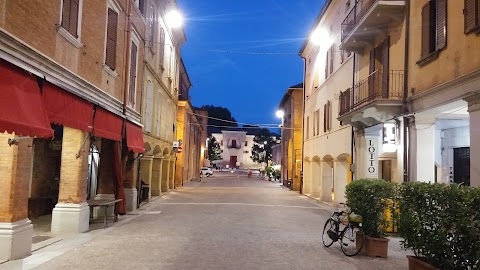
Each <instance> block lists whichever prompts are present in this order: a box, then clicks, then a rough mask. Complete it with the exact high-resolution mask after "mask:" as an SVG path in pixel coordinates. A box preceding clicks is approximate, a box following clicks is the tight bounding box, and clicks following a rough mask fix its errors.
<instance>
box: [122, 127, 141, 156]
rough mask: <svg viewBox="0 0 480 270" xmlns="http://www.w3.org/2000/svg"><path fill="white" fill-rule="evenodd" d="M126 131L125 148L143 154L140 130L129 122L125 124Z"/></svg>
mask: <svg viewBox="0 0 480 270" xmlns="http://www.w3.org/2000/svg"><path fill="white" fill-rule="evenodd" d="M126 130H127V147H128V150H130V151H133V152H137V153H143V152H145V148H144V147H143V133H142V128H141V127H140V126H137V125H135V124H133V123H131V122H128V121H127V122H126Z"/></svg>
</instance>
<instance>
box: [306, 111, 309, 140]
mask: <svg viewBox="0 0 480 270" xmlns="http://www.w3.org/2000/svg"><path fill="white" fill-rule="evenodd" d="M308 134H310V116H307V132H306V133H305V137H306V138H305V139H308Z"/></svg>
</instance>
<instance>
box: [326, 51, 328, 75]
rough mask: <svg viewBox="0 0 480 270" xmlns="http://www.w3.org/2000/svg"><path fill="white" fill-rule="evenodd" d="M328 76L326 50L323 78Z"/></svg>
mask: <svg viewBox="0 0 480 270" xmlns="http://www.w3.org/2000/svg"><path fill="white" fill-rule="evenodd" d="M326 78H328V50H327V55H326V56H325V79H326Z"/></svg>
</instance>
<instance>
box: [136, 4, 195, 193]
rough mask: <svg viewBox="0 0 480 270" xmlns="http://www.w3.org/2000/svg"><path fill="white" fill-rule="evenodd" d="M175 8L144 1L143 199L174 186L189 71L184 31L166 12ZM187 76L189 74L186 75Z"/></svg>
mask: <svg viewBox="0 0 480 270" xmlns="http://www.w3.org/2000/svg"><path fill="white" fill-rule="evenodd" d="M172 8H176V4H175V1H158V0H146V1H143V3H142V7H141V12H142V14H145V19H146V24H147V26H146V31H145V37H146V41H145V48H146V49H145V61H144V62H145V65H144V66H145V67H144V70H145V72H144V76H143V87H144V89H143V90H144V95H143V110H142V117H143V123H144V128H143V132H144V141H145V149H146V152H145V154H144V156H143V157H142V158H141V159H140V160H139V162H140V179H141V181H143V183H141V182H140V183H138V187H139V190H140V191H141V192H146V190H145V191H144V189H142V188H140V185H142V186H143V185H148V187H149V192H148V194H142V196H141V197H142V198H140V199H148V198H150V197H151V196H159V195H161V194H162V192H167V191H169V190H171V189H173V188H174V176H175V174H174V172H175V159H176V156H175V152H174V149H173V142H174V141H175V140H176V128H177V124H176V121H175V119H177V105H178V99H179V94H180V93H179V89H180V83H181V74H186V70H185V68H184V67H183V62H182V60H181V57H180V56H181V47H182V45H183V44H184V43H185V40H186V38H185V34H184V32H183V29H182V28H181V27H173V26H172V25H171V23H170V24H169V22H168V20H167V19H166V15H167V12H169V11H170V10H171V9H172ZM185 76H188V75H185Z"/></svg>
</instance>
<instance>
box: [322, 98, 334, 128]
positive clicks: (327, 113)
mask: <svg viewBox="0 0 480 270" xmlns="http://www.w3.org/2000/svg"><path fill="white" fill-rule="evenodd" d="M330 130H332V105H331V103H330V101H327V104H325V105H323V132H327V131H330Z"/></svg>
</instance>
